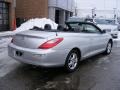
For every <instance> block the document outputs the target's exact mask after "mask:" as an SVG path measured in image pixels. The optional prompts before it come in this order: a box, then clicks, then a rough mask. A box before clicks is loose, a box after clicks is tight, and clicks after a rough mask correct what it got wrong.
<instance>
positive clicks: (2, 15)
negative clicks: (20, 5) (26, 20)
mask: <svg viewBox="0 0 120 90" xmlns="http://www.w3.org/2000/svg"><path fill="white" fill-rule="evenodd" d="M8 30H9V5H8V3H6V2H2V1H0V32H1V31H8Z"/></svg>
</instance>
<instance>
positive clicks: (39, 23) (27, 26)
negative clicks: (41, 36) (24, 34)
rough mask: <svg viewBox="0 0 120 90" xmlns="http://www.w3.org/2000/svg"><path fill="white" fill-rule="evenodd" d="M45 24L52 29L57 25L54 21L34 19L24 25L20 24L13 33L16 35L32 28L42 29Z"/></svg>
mask: <svg viewBox="0 0 120 90" xmlns="http://www.w3.org/2000/svg"><path fill="white" fill-rule="evenodd" d="M45 24H50V25H51V28H52V29H57V26H58V24H56V23H55V22H54V21H52V20H50V19H46V18H35V19H30V20H28V21H26V22H25V23H23V24H21V26H20V27H18V28H17V29H16V30H15V31H14V32H15V33H18V32H21V31H25V30H29V29H32V28H33V27H34V26H36V27H39V28H42V29H44V26H45Z"/></svg>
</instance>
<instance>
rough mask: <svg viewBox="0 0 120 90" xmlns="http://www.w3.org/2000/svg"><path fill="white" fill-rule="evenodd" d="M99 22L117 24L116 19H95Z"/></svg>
mask: <svg viewBox="0 0 120 90" xmlns="http://www.w3.org/2000/svg"><path fill="white" fill-rule="evenodd" d="M95 22H96V23H97V24H107V25H115V20H110V19H95Z"/></svg>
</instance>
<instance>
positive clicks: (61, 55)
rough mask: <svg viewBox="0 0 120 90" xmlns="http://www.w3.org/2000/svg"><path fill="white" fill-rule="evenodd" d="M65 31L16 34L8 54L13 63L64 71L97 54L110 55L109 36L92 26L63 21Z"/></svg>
mask: <svg viewBox="0 0 120 90" xmlns="http://www.w3.org/2000/svg"><path fill="white" fill-rule="evenodd" d="M66 25H67V27H68V28H67V29H63V30H62V29H60V30H46V29H44V30H42V29H39V28H38V29H31V30H28V31H23V32H20V33H18V34H16V35H15V36H14V37H13V40H12V41H11V43H10V44H9V46H8V54H9V56H10V57H12V58H14V59H16V60H17V61H20V62H23V63H27V64H32V65H38V66H42V67H56V66H64V67H65V69H66V70H67V71H68V72H73V71H75V70H76V69H77V67H78V65H79V62H80V61H81V60H84V59H86V58H88V57H91V56H93V55H96V54H98V53H102V52H104V53H106V54H110V53H111V50H112V46H113V41H112V37H111V36H110V35H109V34H107V33H105V32H104V31H102V30H101V29H100V28H99V27H97V26H96V25H94V24H93V23H86V22H79V21H77V22H74V21H73V22H69V21H68V22H66Z"/></svg>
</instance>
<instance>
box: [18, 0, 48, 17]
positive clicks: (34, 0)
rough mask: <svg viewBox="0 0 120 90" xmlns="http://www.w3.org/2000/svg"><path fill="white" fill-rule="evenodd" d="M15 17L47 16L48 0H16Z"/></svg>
mask: <svg viewBox="0 0 120 90" xmlns="http://www.w3.org/2000/svg"><path fill="white" fill-rule="evenodd" d="M16 17H17V18H25V19H30V18H36V17H39V18H42V17H48V0H16Z"/></svg>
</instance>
